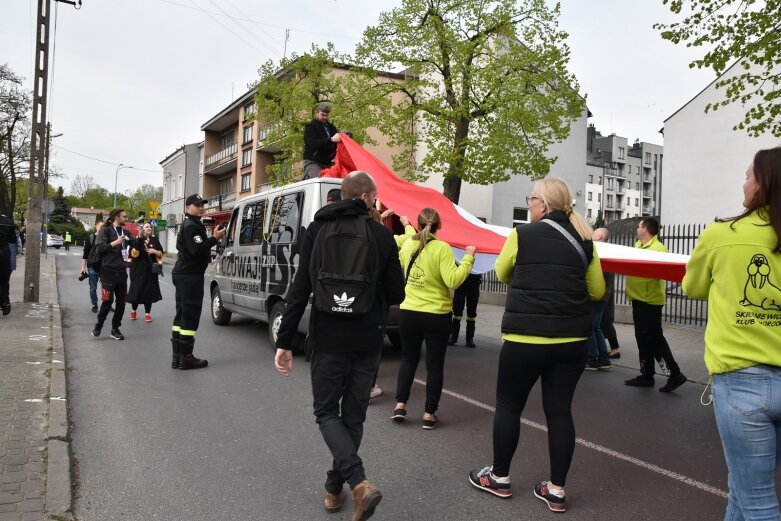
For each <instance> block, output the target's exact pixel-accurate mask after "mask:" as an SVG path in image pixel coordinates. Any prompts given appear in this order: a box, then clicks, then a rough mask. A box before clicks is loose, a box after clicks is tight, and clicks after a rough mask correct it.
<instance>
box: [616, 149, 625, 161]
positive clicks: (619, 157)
mask: <svg viewBox="0 0 781 521" xmlns="http://www.w3.org/2000/svg"><path fill="white" fill-rule="evenodd" d="M624 152H625V150H624V147H618V159H624V157H625V156H624Z"/></svg>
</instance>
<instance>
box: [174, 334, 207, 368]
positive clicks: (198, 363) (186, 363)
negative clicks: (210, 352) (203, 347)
mask: <svg viewBox="0 0 781 521" xmlns="http://www.w3.org/2000/svg"><path fill="white" fill-rule="evenodd" d="M193 347H195V340H194V339H192V338H188V339H186V340H185V339H184V338H182V337H179V354H180V356H179V369H181V370H182V371H185V370H188V369H203V368H204V367H206V366H208V365H209V361H208V360H201V359H200V358H196V357H194V356H193Z"/></svg>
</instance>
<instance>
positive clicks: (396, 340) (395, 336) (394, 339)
mask: <svg viewBox="0 0 781 521" xmlns="http://www.w3.org/2000/svg"><path fill="white" fill-rule="evenodd" d="M385 335H386V336H387V337H388V340H390V343H391V345H392V346H393V349H401V337H400V336H399V330H398V329H394V330H392V331H387V332H386V333H385Z"/></svg>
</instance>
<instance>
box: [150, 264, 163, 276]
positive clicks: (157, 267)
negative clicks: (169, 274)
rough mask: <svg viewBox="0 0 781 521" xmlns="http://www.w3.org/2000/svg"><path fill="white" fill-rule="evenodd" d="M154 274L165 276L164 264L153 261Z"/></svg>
mask: <svg viewBox="0 0 781 521" xmlns="http://www.w3.org/2000/svg"><path fill="white" fill-rule="evenodd" d="M152 275H160V276H161V277H164V276H165V275H163V265H162V264H158V263H156V262H153V263H152Z"/></svg>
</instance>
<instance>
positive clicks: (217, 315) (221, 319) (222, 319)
mask: <svg viewBox="0 0 781 521" xmlns="http://www.w3.org/2000/svg"><path fill="white" fill-rule="evenodd" d="M230 321H231V312H230V311H227V310H226V309H225V308H224V307H222V297H221V296H220V288H219V287H218V286H214V289H212V322H214V323H215V324H217V325H218V326H226V325H228V322H230Z"/></svg>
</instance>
